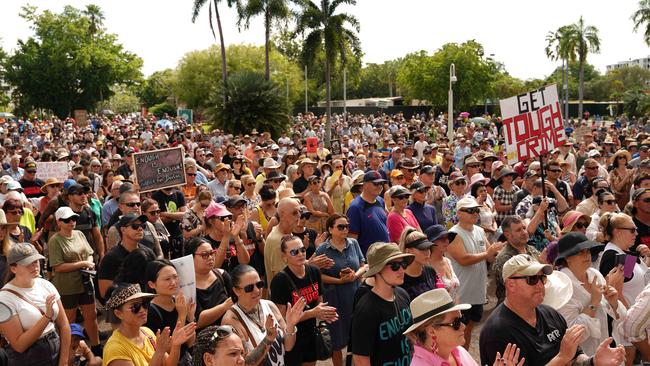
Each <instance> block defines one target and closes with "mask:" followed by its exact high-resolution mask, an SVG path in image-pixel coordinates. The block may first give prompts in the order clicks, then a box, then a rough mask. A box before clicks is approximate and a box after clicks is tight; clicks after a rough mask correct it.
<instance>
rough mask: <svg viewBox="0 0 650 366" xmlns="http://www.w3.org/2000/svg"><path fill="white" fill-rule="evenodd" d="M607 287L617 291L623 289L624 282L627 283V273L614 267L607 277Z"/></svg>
mask: <svg viewBox="0 0 650 366" xmlns="http://www.w3.org/2000/svg"><path fill="white" fill-rule="evenodd" d="M605 281H606V282H607V285H609V286H612V287H614V288H615V289H617V290H621V289H623V282H624V281H625V273H624V272H623V270H622V269H621V268H620V267H614V268H612V270H611V271H609V273H608V274H607V276H606V277H605Z"/></svg>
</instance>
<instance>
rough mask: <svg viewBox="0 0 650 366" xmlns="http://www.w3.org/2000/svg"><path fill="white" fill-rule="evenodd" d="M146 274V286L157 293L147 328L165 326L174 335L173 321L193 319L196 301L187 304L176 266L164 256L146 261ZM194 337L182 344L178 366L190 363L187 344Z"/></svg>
mask: <svg viewBox="0 0 650 366" xmlns="http://www.w3.org/2000/svg"><path fill="white" fill-rule="evenodd" d="M145 273H146V278H147V285H148V286H149V288H151V289H152V290H153V292H154V293H155V294H156V295H158V296H156V297H154V298H153V300H151V304H149V309H148V312H147V324H146V326H147V328H149V329H151V330H152V331H153V332H154V333H158V332H159V331H160V332H162V331H163V330H164V329H165V327H168V328H169V329H171V330H172V334H173V332H174V328H175V327H176V323H178V322H180V323H181V325H182V326H184V325H185V323H192V322H194V310H195V309H196V304H193V303H190V302H189V301H188V300H186V299H185V296H183V293H182V292H179V289H178V273H177V272H176V267H174V265H173V264H172V263H171V262H170V261H168V260H166V259H163V260H155V261H153V262H149V263H148V264H147V269H146V271H145ZM194 339H195V337H194V336H192V337H190V339H188V340H187V342H185V343H184V344H183V345H182V346H181V350H180V357H179V362H178V364H179V365H182V366H190V365H191V364H192V358H191V355H190V352H189V347H191V346H192V344H193V343H194Z"/></svg>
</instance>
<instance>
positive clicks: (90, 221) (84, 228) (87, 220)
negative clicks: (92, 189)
mask: <svg viewBox="0 0 650 366" xmlns="http://www.w3.org/2000/svg"><path fill="white" fill-rule="evenodd" d="M75 213H76V214H77V215H79V217H77V225H75V230H79V231H81V232H82V233H83V234H84V236H85V237H86V240H87V241H88V244H90V247H91V248H93V250H94V251H95V252H97V246H96V245H95V241H94V240H93V235H92V232H93V228H94V227H97V219H96V216H95V213H94V212H93V210H91V209H90V207H88V206H84V207H83V208H82V209H81V211H80V212H75Z"/></svg>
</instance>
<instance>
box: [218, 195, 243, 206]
mask: <svg viewBox="0 0 650 366" xmlns="http://www.w3.org/2000/svg"><path fill="white" fill-rule="evenodd" d="M239 203H244V204H246V199H244V198H242V197H241V196H234V197H230V198H228V200H226V201H225V202H223V204H224V206H226V207H235V206H237V204H239Z"/></svg>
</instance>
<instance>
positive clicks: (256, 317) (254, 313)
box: [239, 304, 264, 330]
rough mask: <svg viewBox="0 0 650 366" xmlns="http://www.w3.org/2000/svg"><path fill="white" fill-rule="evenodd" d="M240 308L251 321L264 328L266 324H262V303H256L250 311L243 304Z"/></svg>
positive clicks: (261, 328)
mask: <svg viewBox="0 0 650 366" xmlns="http://www.w3.org/2000/svg"><path fill="white" fill-rule="evenodd" d="M239 308H240V309H242V310H243V312H244V315H246V317H247V318H248V319H250V321H252V322H253V323H254V324H255V325H256V326H257V327H258V328H259V329H260V330H264V324H262V315H261V314H260V310H261V309H260V308H261V306H260V304H257V305H255V306H254V307H253V308H252V309H251V310H250V311H246V310H244V309H243V308H242V307H241V306H240V307H239Z"/></svg>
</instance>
